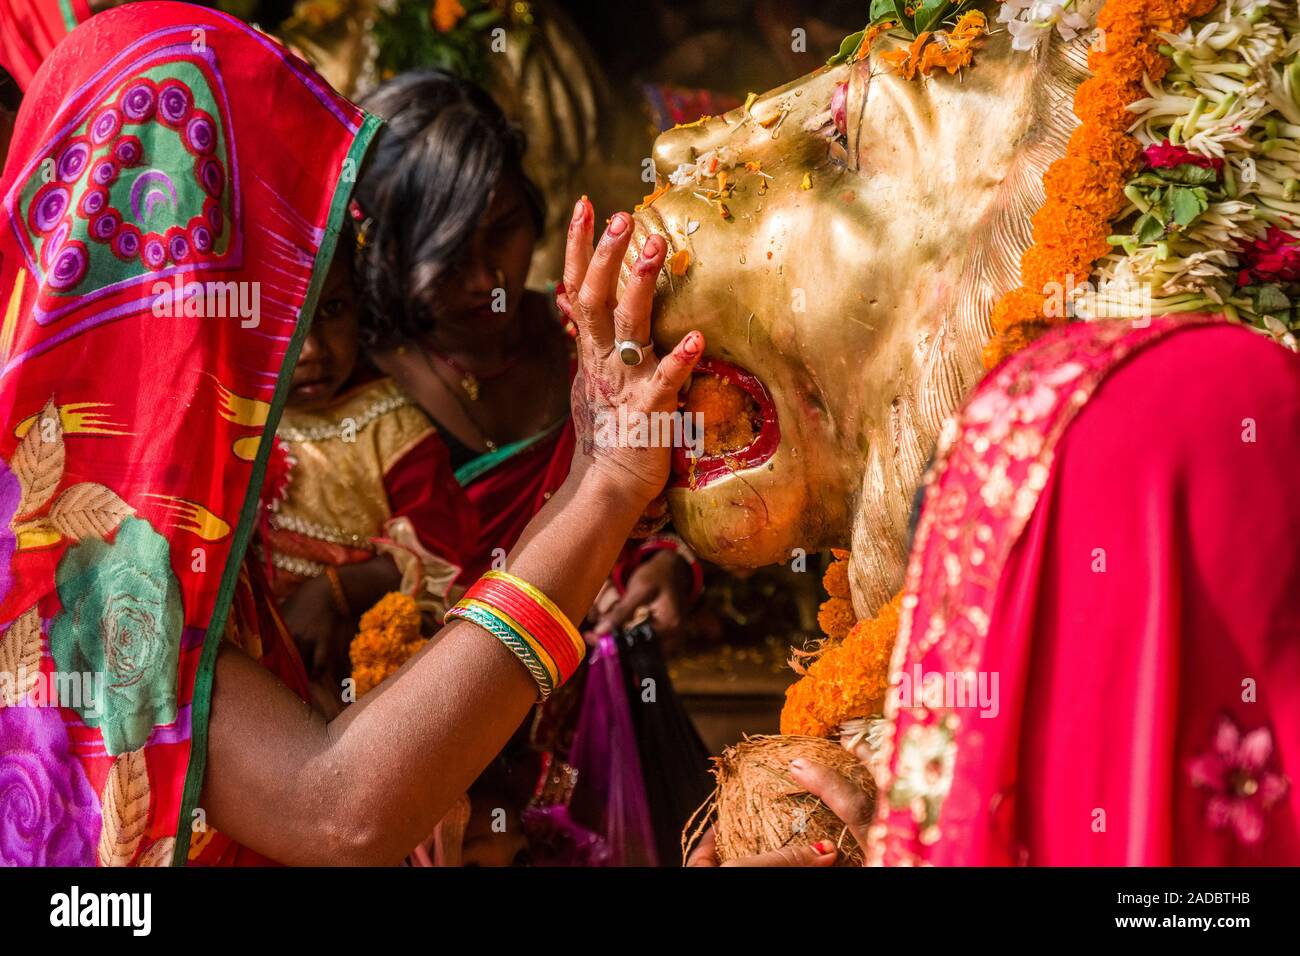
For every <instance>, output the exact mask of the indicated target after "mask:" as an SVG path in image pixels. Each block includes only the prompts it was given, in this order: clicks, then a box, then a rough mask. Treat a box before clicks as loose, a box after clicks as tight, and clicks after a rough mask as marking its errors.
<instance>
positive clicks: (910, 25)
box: [893, 0, 916, 36]
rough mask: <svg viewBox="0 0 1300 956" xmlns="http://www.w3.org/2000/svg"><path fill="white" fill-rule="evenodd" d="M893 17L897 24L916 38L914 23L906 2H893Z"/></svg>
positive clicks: (903, 0)
mask: <svg viewBox="0 0 1300 956" xmlns="http://www.w3.org/2000/svg"><path fill="white" fill-rule="evenodd" d="M893 3H894V16H895V17H897V19H898V22H899V24H900V25H901V26H902V27H903V29H905V30H906V31H907V32H908V33H910V34H912V36H916V22H915V21H914V20H913V19H912V15H911V13H910V12H909V10H908V7H909V4H908V3H907V0H893Z"/></svg>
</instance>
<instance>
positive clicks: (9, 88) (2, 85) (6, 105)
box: [0, 66, 23, 113]
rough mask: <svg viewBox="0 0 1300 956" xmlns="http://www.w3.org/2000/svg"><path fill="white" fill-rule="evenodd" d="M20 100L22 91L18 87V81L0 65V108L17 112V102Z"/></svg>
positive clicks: (21, 99)
mask: <svg viewBox="0 0 1300 956" xmlns="http://www.w3.org/2000/svg"><path fill="white" fill-rule="evenodd" d="M22 101H23V91H22V90H20V89H18V82H17V81H16V80H15V79H14V78H13V77H12V76H10V75H9V72H8V71H7V70H6V69H5V68H4V67H3V66H0V109H3V110H8V111H9V112H10V113H17V112H18V104H20V103H21V102H22Z"/></svg>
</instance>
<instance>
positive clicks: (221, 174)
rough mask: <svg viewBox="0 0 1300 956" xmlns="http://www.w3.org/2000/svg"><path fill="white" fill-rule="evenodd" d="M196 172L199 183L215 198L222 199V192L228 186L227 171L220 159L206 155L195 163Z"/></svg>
mask: <svg viewBox="0 0 1300 956" xmlns="http://www.w3.org/2000/svg"><path fill="white" fill-rule="evenodd" d="M195 166H196V168H195V170H194V172H195V174H196V175H197V176H198V179H199V185H200V186H202V187H203V189H204V190H205V191H206V192H207V194H208V195H209V196H211V197H212V198H213V199H220V198H221V193H222V192H223V191H224V190H225V188H226V171H225V169H223V168H222V166H221V162H220V161H219V160H216V159H213V158H212V157H211V156H206V157H204V158H203V159H200V160H198V161H197V163H196V164H195Z"/></svg>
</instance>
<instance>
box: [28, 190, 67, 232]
mask: <svg viewBox="0 0 1300 956" xmlns="http://www.w3.org/2000/svg"><path fill="white" fill-rule="evenodd" d="M71 199H72V190H70V189H68V187H67V186H65V185H63V184H62V183H47V184H46V185H44V186H42V187H41V190H40V192H38V193H37V194H36V198H35V199H33V200H32V209H31V217H30V218H31V227H32V229H33V230H34V231H36V232H38V233H41V234H44V233H47V232H49V231H50V230H51V229H53V228H54V227H55V226H57V225H58V224H59V220H60V219H62V218H63V214H64V213H65V212H67V211H68V203H69V202H70V201H71Z"/></svg>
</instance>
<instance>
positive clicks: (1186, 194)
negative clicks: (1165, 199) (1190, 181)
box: [1168, 186, 1210, 229]
mask: <svg viewBox="0 0 1300 956" xmlns="http://www.w3.org/2000/svg"><path fill="white" fill-rule="evenodd" d="M1168 196H1169V197H1170V198H1169V202H1170V205H1171V207H1172V211H1173V220H1174V222H1176V223H1177V224H1178V225H1179V227H1180V228H1183V229H1186V228H1187V227H1188V226H1190V225H1191V224H1192V223H1193V222H1195V221H1196V217H1197V216H1199V215H1200V214H1201V213H1203V212H1205V210H1207V209H1209V208H1210V201H1209V195H1208V194H1207V193H1206V191H1205V189H1204V188H1202V187H1200V186H1171V187H1170V189H1169V193H1168Z"/></svg>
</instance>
